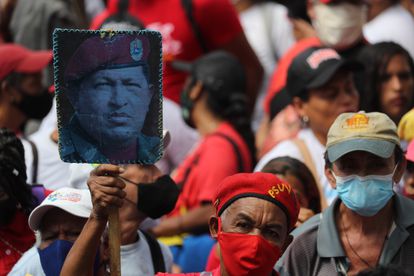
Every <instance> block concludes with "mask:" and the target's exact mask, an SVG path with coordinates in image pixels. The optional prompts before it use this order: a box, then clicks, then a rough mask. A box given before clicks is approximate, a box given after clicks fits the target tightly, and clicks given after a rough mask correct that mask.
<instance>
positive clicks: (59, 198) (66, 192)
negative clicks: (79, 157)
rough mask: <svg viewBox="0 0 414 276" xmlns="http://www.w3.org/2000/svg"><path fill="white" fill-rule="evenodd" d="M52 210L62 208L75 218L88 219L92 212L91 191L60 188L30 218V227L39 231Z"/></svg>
mask: <svg viewBox="0 0 414 276" xmlns="http://www.w3.org/2000/svg"><path fill="white" fill-rule="evenodd" d="M52 208H60V209H62V210H63V211H65V212H68V213H70V214H72V215H74V216H77V217H82V218H88V217H89V215H90V213H91V211H92V200H91V194H90V192H89V190H87V189H83V190H79V189H74V188H60V189H58V190H56V191H54V192H53V193H51V194H50V195H48V196H47V197H46V198H45V199H44V200H43V202H42V203H41V204H40V205H39V206H37V207H36V208H35V209H34V210H33V211H32V212H31V213H30V216H29V227H30V228H31V229H32V230H33V231H36V230H38V229H39V226H40V223H41V221H42V219H43V216H44V215H45V214H46V212H47V211H49V210H50V209H52Z"/></svg>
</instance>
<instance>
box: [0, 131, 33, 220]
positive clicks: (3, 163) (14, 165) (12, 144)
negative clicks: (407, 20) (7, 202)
mask: <svg viewBox="0 0 414 276" xmlns="http://www.w3.org/2000/svg"><path fill="white" fill-rule="evenodd" d="M26 180H27V175H26V164H25V159H24V148H23V145H22V142H21V141H20V140H19V139H18V138H17V137H16V135H15V134H14V133H13V132H12V131H10V130H8V129H6V128H0V185H2V187H3V188H4V190H5V192H6V193H7V194H8V195H9V197H11V198H12V199H14V200H16V202H18V203H19V204H20V205H21V206H22V210H23V212H24V213H25V214H27V215H28V214H30V212H31V211H32V210H33V208H34V207H35V205H36V199H35V197H34V196H33V195H32V191H31V188H30V186H29V185H28V184H27V183H26Z"/></svg>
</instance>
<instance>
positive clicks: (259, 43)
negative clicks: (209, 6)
mask: <svg viewBox="0 0 414 276" xmlns="http://www.w3.org/2000/svg"><path fill="white" fill-rule="evenodd" d="M239 18H240V23H241V25H242V27H243V30H244V33H245V35H246V37H247V41H248V42H249V44H250V45H251V46H252V49H253V51H254V52H255V53H256V56H257V57H258V59H259V61H260V63H261V65H262V66H263V69H264V76H263V83H262V87H261V89H260V91H259V94H258V98H257V100H256V106H255V113H254V116H253V121H254V123H253V129H254V130H255V129H257V127H258V123H259V122H260V120H261V118H262V116H263V100H264V97H265V94H266V89H267V86H268V82H269V80H270V77H271V75H272V73H273V71H274V69H275V67H276V66H277V62H278V60H279V59H280V58H281V57H282V56H283V55H284V54H285V53H286V51H287V50H288V49H289V48H290V47H291V46H292V45H293V44H294V42H295V37H294V35H293V28H292V24H291V23H290V21H289V18H288V16H287V9H286V8H285V7H284V6H283V5H280V4H277V3H271V2H265V3H260V4H255V5H253V6H251V7H250V8H248V9H247V10H244V11H242V12H241V13H240V14H239Z"/></svg>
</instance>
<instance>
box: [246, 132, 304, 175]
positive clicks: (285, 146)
mask: <svg viewBox="0 0 414 276" xmlns="http://www.w3.org/2000/svg"><path fill="white" fill-rule="evenodd" d="M282 156H289V157H292V158H296V159H298V160H301V161H302V155H301V154H300V150H299V149H298V147H297V146H296V144H295V142H294V140H285V141H283V142H280V143H279V144H277V145H276V146H275V147H274V148H273V149H271V150H270V151H269V152H268V153H266V154H265V155H264V156H263V157H262V158H261V159H260V160H259V162H258V163H257V166H256V168H255V169H254V170H255V171H260V170H262V169H263V167H264V166H265V165H266V164H267V163H268V162H269V161H271V160H272V159H274V158H276V157H282Z"/></svg>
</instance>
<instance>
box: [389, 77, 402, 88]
mask: <svg viewBox="0 0 414 276" xmlns="http://www.w3.org/2000/svg"><path fill="white" fill-rule="evenodd" d="M391 87H392V89H393V90H394V91H400V90H401V88H402V82H401V79H400V78H399V76H397V75H394V76H392V78H391Z"/></svg>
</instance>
